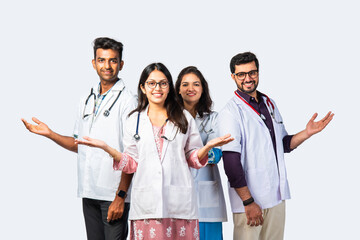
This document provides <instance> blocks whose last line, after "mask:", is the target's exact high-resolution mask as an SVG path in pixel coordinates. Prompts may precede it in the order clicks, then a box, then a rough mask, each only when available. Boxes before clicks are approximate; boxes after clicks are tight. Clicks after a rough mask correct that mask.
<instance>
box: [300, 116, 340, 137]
mask: <svg viewBox="0 0 360 240" xmlns="http://www.w3.org/2000/svg"><path fill="white" fill-rule="evenodd" d="M317 116H318V114H317V113H315V114H314V115H313V116H312V118H311V119H310V121H309V122H308V123H307V125H306V133H307V134H308V136H309V137H311V136H312V135H314V134H316V133H318V132H321V131H322V130H323V129H324V128H325V127H326V126H327V125H328V124H329V122H330V121H331V120H332V119H333V117H334V113H331V111H330V112H328V114H326V116H325V117H324V118H323V119H321V120H320V121H318V122H315V118H316V117H317Z"/></svg>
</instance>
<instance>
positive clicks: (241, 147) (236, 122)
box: [218, 95, 290, 213]
mask: <svg viewBox="0 0 360 240" xmlns="http://www.w3.org/2000/svg"><path fill="white" fill-rule="evenodd" d="M263 98H264V101H265V102H266V97H265V96H264V97H263ZM271 102H272V103H273V104H274V107H275V109H274V110H273V109H272V107H271V105H270V107H269V106H268V105H267V107H268V110H269V112H272V111H274V115H275V118H276V120H277V121H278V122H282V118H281V115H280V112H279V110H278V108H277V107H276V104H275V102H274V101H273V100H272V99H271ZM218 121H219V134H220V135H222V134H225V133H229V132H230V133H231V135H232V137H234V138H235V140H234V141H232V142H230V143H229V144H227V145H224V146H223V147H222V150H223V151H233V152H239V153H241V164H242V166H243V170H244V171H245V175H246V181H247V184H248V188H249V190H250V192H251V195H252V196H253V198H254V199H255V202H256V203H257V204H259V206H260V207H261V208H262V209H266V208H271V207H274V206H276V205H277V204H279V203H280V202H281V201H282V200H285V199H290V190H289V186H288V181H287V177H286V169H285V162H284V148H283V142H282V139H283V137H284V136H286V135H287V132H286V130H285V127H284V125H283V124H282V123H277V122H276V121H274V119H272V121H273V125H274V131H275V138H276V151H277V157H278V165H277V164H276V156H275V152H274V148H273V144H272V140H271V136H270V133H269V130H268V128H267V127H266V125H265V123H264V121H263V120H262V119H261V118H260V117H259V115H258V114H257V113H256V112H255V111H254V110H253V109H251V108H250V107H249V106H248V105H246V104H245V103H244V102H243V101H242V100H241V99H239V98H238V97H237V96H236V95H235V96H234V97H233V98H232V99H231V100H230V101H229V102H228V103H227V104H226V106H225V107H224V109H223V110H222V111H221V112H220V114H219V120H218ZM278 169H279V170H278ZM229 197H230V202H231V208H232V212H234V213H238V212H245V210H244V206H243V204H242V200H241V199H240V197H239V195H238V194H237V193H236V191H235V189H233V188H231V187H230V185H229Z"/></svg>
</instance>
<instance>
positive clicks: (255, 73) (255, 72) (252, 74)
mask: <svg viewBox="0 0 360 240" xmlns="http://www.w3.org/2000/svg"><path fill="white" fill-rule="evenodd" d="M233 74H234V75H235V76H236V78H237V79H238V80H244V79H245V78H246V74H247V75H249V77H250V78H251V79H254V78H256V77H257V76H258V70H251V71H249V72H238V73H233Z"/></svg>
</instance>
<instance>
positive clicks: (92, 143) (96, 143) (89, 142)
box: [75, 137, 107, 149]
mask: <svg viewBox="0 0 360 240" xmlns="http://www.w3.org/2000/svg"><path fill="white" fill-rule="evenodd" d="M83 139H84V140H79V139H75V143H76V144H82V145H86V146H89V147H97V148H101V149H105V148H106V147H107V144H106V143H105V142H104V141H101V140H98V139H93V138H90V137H83Z"/></svg>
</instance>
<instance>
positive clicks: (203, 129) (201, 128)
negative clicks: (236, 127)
mask: <svg viewBox="0 0 360 240" xmlns="http://www.w3.org/2000/svg"><path fill="white" fill-rule="evenodd" d="M209 121H210V114H209V116H208V117H207V118H206V119H204V120H203V121H202V122H201V123H200V127H199V132H204V133H206V134H207V135H210V134H211V133H213V132H214V130H213V129H212V128H210V129H209V130H206V129H205V127H206V125H207V124H208V122H209Z"/></svg>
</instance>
